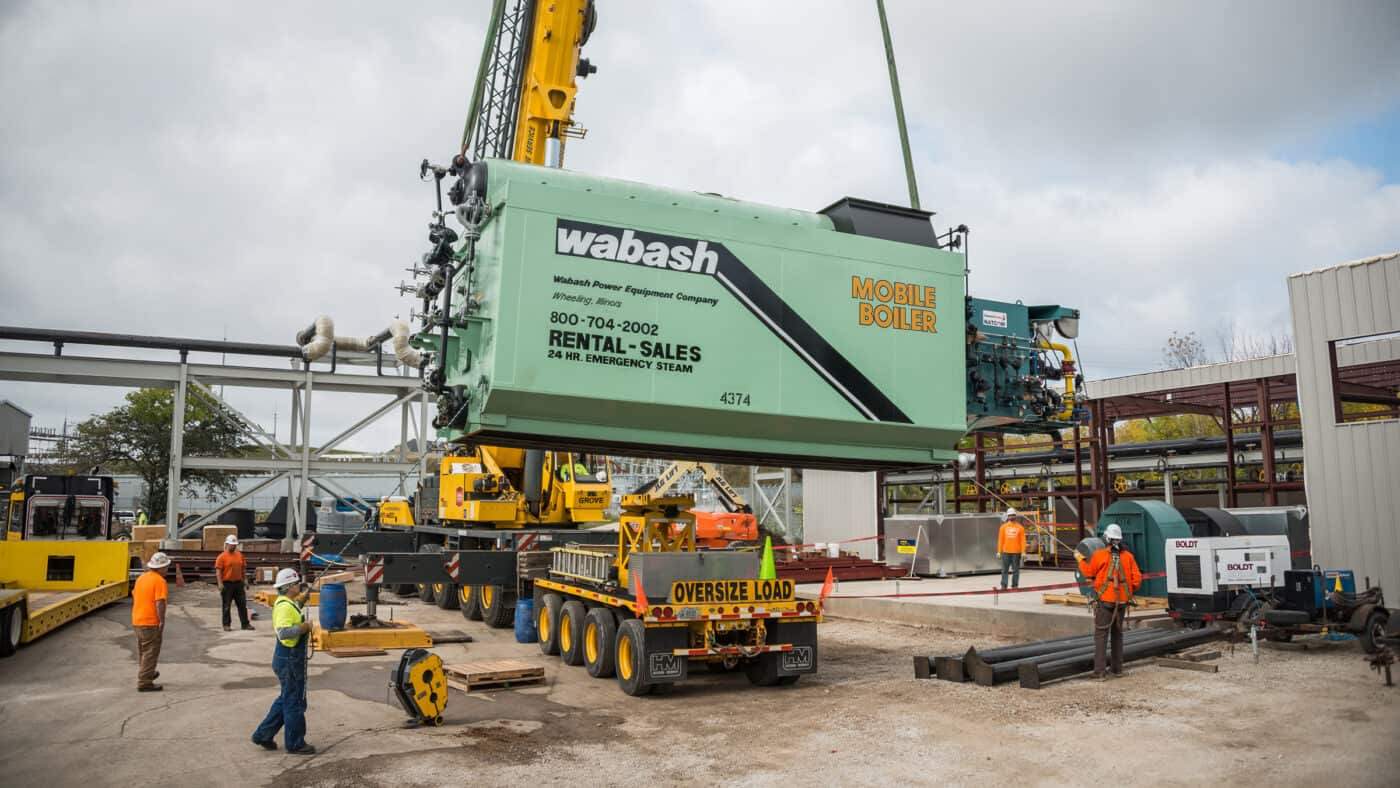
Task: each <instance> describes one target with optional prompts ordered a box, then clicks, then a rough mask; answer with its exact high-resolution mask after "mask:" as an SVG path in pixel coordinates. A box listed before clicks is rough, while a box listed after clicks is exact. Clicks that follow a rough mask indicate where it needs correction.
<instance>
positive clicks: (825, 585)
mask: <svg viewBox="0 0 1400 788" xmlns="http://www.w3.org/2000/svg"><path fill="white" fill-rule="evenodd" d="M835 586H836V576H835V575H833V574H832V573H831V567H829V566H828V567H827V568H826V580H825V581H823V582H822V594H821V597H820V598H819V599H818V600H817V601H818V602H825V601H826V595H827V594H830V593H831V589H832V588H834V587H835Z"/></svg>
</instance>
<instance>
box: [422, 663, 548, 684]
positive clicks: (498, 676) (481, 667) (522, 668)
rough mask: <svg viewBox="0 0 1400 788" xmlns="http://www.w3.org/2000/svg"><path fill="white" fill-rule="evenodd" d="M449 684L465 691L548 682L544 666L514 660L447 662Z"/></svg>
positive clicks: (445, 671) (445, 670)
mask: <svg viewBox="0 0 1400 788" xmlns="http://www.w3.org/2000/svg"><path fill="white" fill-rule="evenodd" d="M442 670H443V672H444V673H446V674H447V685H448V686H449V687H455V688H457V689H459V690H461V691H463V692H481V691H483V690H491V689H509V688H511V687H522V686H529V685H532V684H543V683H544V668H542V667H538V666H532V665H526V664H525V663H523V662H515V661H514V660H508V659H503V660H496V661H494V662H471V663H463V664H458V665H443V666H442Z"/></svg>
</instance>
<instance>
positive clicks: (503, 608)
mask: <svg viewBox="0 0 1400 788" xmlns="http://www.w3.org/2000/svg"><path fill="white" fill-rule="evenodd" d="M481 620H482V621H485V622H486V626H488V627H491V628H492V629H510V627H511V626H513V625H514V624H515V592H514V591H507V590H505V589H504V588H503V587H501V586H481Z"/></svg>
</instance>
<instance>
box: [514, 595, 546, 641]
mask: <svg viewBox="0 0 1400 788" xmlns="http://www.w3.org/2000/svg"><path fill="white" fill-rule="evenodd" d="M539 639H540V633H539V632H537V631H535V600H534V599H517V600H515V642H516V643H535V642H538V641H539Z"/></svg>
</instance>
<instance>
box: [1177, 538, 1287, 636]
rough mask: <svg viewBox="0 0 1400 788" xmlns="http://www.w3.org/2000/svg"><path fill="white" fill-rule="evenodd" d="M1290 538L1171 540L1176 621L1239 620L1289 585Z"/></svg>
mask: <svg viewBox="0 0 1400 788" xmlns="http://www.w3.org/2000/svg"><path fill="white" fill-rule="evenodd" d="M1288 550H1289V548H1288V537H1286V536H1216V537H1207V538H1199V539H1196V538H1192V539H1168V540H1167V544H1166V556H1167V609H1168V612H1169V613H1170V614H1171V616H1172V617H1173V618H1180V619H1184V620H1187V621H1211V620H1214V619H1217V618H1233V617H1235V616H1238V615H1239V613H1240V612H1241V610H1243V609H1244V607H1246V603H1247V602H1248V601H1249V600H1250V599H1251V592H1249V591H1246V589H1258V590H1260V591H1264V592H1268V591H1270V590H1272V589H1275V588H1279V587H1280V586H1282V585H1283V584H1284V580H1285V575H1286V574H1291V570H1290V569H1289V567H1290V566H1291V564H1290V563H1289V560H1290V559H1289V552H1288Z"/></svg>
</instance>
